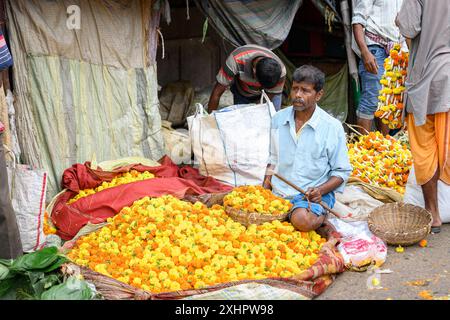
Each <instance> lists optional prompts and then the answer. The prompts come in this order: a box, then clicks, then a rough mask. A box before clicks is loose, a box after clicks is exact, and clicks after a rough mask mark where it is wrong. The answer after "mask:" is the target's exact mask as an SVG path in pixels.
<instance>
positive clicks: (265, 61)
mask: <svg viewBox="0 0 450 320" xmlns="http://www.w3.org/2000/svg"><path fill="white" fill-rule="evenodd" d="M280 77H281V66H280V64H279V63H278V61H277V60H275V59H273V58H262V59H261V60H259V61H258V63H257V64H256V78H257V79H258V81H259V83H261V86H262V87H263V88H266V89H269V88H273V87H275V86H276V84H277V83H278V81H280Z"/></svg>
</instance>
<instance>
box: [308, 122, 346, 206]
mask: <svg viewBox="0 0 450 320" xmlns="http://www.w3.org/2000/svg"><path fill="white" fill-rule="evenodd" d="M327 145H328V146H327V148H326V149H327V154H328V159H329V160H328V163H329V165H330V168H331V170H330V173H329V176H330V178H329V179H328V180H327V181H326V182H325V183H323V184H321V185H320V186H317V187H315V188H311V189H308V190H306V192H307V193H308V195H309V200H310V201H313V202H320V201H321V199H322V195H324V194H327V193H329V192H331V191H337V192H342V191H343V188H344V183H345V182H346V181H347V180H348V178H349V176H350V173H351V172H352V166H351V164H350V161H349V159H348V149H347V141H346V138H345V132H344V129H343V128H342V126H341V127H340V128H337V130H336V131H335V134H331V135H330V137H329V139H327Z"/></svg>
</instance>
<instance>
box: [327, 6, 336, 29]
mask: <svg viewBox="0 0 450 320" xmlns="http://www.w3.org/2000/svg"><path fill="white" fill-rule="evenodd" d="M334 17H335V13H334V11H333V10H330V8H329V7H328V6H326V7H325V23H326V24H327V25H328V32H329V33H332V32H333V27H332V23H333V21H334Z"/></svg>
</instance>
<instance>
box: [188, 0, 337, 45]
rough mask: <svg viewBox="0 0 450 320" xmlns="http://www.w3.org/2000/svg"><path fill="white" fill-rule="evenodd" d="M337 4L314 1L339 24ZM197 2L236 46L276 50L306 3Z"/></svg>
mask: <svg viewBox="0 0 450 320" xmlns="http://www.w3.org/2000/svg"><path fill="white" fill-rule="evenodd" d="M334 2H335V1H334V0H333V1H328V0H313V3H314V4H315V5H316V7H317V8H318V9H319V11H321V12H322V14H323V15H324V16H327V17H330V20H331V21H340V17H339V15H338V12H337V10H336V9H335V4H334ZM195 3H196V4H197V6H198V7H199V8H200V10H201V11H202V12H203V14H204V15H205V16H206V17H208V23H211V25H212V26H213V27H214V28H215V29H216V30H217V31H218V32H219V34H220V35H222V36H223V37H224V38H225V39H227V40H228V41H229V42H231V43H232V44H233V45H234V46H236V47H238V46H242V45H245V44H258V45H261V46H264V47H266V48H269V49H271V50H273V49H275V48H277V47H278V46H280V45H281V44H282V43H283V41H284V40H286V37H287V36H288V34H289V31H290V29H291V26H292V22H293V21H294V17H295V15H296V13H297V10H298V9H299V8H300V7H301V5H302V3H303V0H282V1H274V0H258V1H256V0H247V1H218V0H208V1H207V0H195ZM329 13H332V14H331V15H330V14H329Z"/></svg>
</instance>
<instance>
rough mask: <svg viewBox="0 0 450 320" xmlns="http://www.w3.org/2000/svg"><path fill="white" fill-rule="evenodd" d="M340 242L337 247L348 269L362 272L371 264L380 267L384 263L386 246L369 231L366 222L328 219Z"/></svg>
mask: <svg viewBox="0 0 450 320" xmlns="http://www.w3.org/2000/svg"><path fill="white" fill-rule="evenodd" d="M329 221H330V222H331V223H332V224H333V225H334V227H335V228H336V230H337V231H338V232H339V233H341V235H342V240H341V242H340V243H339V245H338V246H337V249H338V251H339V252H340V253H341V255H342V257H343V258H344V263H345V265H346V266H347V268H349V269H353V270H358V269H360V270H362V269H361V268H363V267H368V266H370V265H371V264H372V265H376V266H378V267H379V266H381V265H382V264H383V263H384V262H385V261H386V256H387V245H386V244H385V243H384V242H383V240H381V239H380V238H378V237H377V236H375V235H374V234H373V233H372V232H370V230H369V226H368V225H367V222H366V221H355V222H344V221H342V220H340V219H336V218H329Z"/></svg>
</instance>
